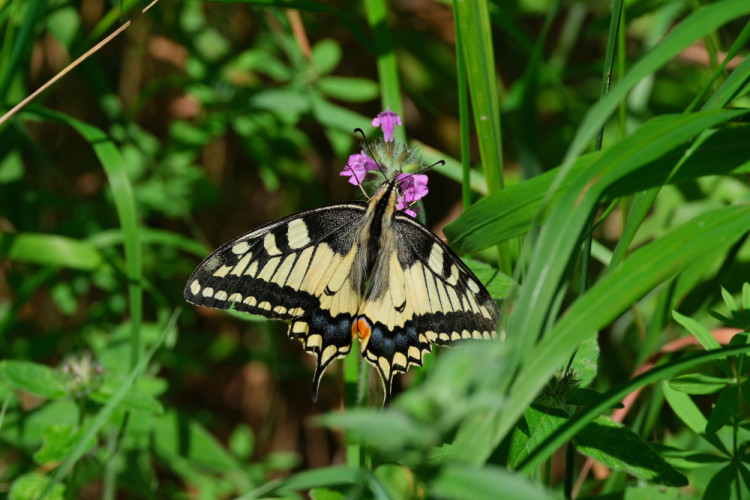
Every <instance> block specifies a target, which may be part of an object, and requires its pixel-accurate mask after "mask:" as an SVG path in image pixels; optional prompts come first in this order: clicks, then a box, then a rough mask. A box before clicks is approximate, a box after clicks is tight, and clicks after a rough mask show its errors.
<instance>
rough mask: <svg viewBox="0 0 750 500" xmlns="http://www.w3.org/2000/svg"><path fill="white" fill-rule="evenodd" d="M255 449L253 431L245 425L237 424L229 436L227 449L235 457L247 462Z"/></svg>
mask: <svg viewBox="0 0 750 500" xmlns="http://www.w3.org/2000/svg"><path fill="white" fill-rule="evenodd" d="M254 448H255V436H253V430H252V429H251V428H250V427H249V426H247V425H246V424H239V425H237V427H235V428H234V430H233V431H232V434H231V435H230V436H229V449H230V450H231V451H232V453H233V454H234V456H235V457H237V458H239V459H240V460H242V461H247V460H249V459H250V457H251V456H252V454H253V449H254Z"/></svg>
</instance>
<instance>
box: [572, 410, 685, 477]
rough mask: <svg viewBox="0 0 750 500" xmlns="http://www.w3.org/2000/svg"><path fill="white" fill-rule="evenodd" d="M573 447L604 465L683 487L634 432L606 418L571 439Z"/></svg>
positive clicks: (664, 462)
mask: <svg viewBox="0 0 750 500" xmlns="http://www.w3.org/2000/svg"><path fill="white" fill-rule="evenodd" d="M573 442H574V443H575V445H576V448H577V449H578V450H579V451H580V452H581V453H583V454H585V455H588V456H590V457H592V458H594V459H596V460H598V461H599V462H601V463H603V464H604V465H606V466H607V467H609V468H611V469H615V470H622V471H625V472H627V473H628V474H631V475H633V476H635V477H637V478H639V479H643V480H646V481H649V482H652V483H659V484H664V485H667V486H685V485H687V484H688V480H687V478H686V477H685V476H683V475H682V474H680V473H679V472H677V471H676V470H675V469H674V468H673V467H672V466H671V465H669V464H668V463H667V462H666V461H665V460H664V459H663V458H662V457H660V456H659V455H658V454H657V453H656V452H655V451H654V450H653V449H652V448H651V447H650V446H649V444H648V443H647V442H646V441H644V440H643V439H642V438H641V437H640V436H638V435H637V434H636V433H635V432H633V431H631V430H630V429H628V428H627V427H625V426H624V425H622V424H620V423H617V422H615V421H614V420H612V419H611V418H609V417H599V418H597V419H596V420H594V421H593V422H591V423H589V424H588V425H587V426H586V427H584V428H583V429H582V430H581V432H579V433H578V434H576V436H575V438H573Z"/></svg>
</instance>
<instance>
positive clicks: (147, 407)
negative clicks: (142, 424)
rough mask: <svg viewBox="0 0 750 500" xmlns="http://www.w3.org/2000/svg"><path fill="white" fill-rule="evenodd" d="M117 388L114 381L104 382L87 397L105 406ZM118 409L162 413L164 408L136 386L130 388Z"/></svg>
mask: <svg viewBox="0 0 750 500" xmlns="http://www.w3.org/2000/svg"><path fill="white" fill-rule="evenodd" d="M117 382H119V383H122V381H117ZM118 387H119V385H115V381H114V380H105V382H104V384H103V385H102V386H101V387H100V388H99V389H97V390H96V391H94V392H92V393H91V394H90V395H89V397H90V398H91V400H92V401H96V402H97V403H101V404H106V403H107V402H108V401H109V400H110V399H111V398H112V396H114V395H115V393H116V391H117V389H118ZM119 408H120V409H127V410H138V411H143V412H146V413H163V412H164V407H163V406H162V405H161V403H160V402H159V401H158V400H157V399H156V398H154V397H153V396H151V395H150V394H148V393H146V392H145V391H144V390H142V389H140V388H139V387H138V385H137V384H136V385H134V386H133V387H131V388H130V390H129V391H128V393H127V394H126V395H125V397H124V398H122V401H120V405H119Z"/></svg>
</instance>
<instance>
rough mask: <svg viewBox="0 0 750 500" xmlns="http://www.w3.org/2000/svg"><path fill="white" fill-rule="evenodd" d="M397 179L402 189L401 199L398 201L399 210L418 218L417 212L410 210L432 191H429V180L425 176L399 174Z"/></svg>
mask: <svg viewBox="0 0 750 500" xmlns="http://www.w3.org/2000/svg"><path fill="white" fill-rule="evenodd" d="M397 179H398V183H399V187H400V188H401V197H400V198H399V200H398V205H397V208H398V209H399V210H403V211H404V212H405V213H407V214H409V215H411V216H412V217H416V216H417V212H416V211H415V210H412V209H411V208H409V205H411V204H412V203H414V202H415V201H417V200H421V199H422V198H424V197H425V195H427V193H428V192H429V191H430V190H429V189H427V179H428V178H427V176H426V175H424V174H398V177H397Z"/></svg>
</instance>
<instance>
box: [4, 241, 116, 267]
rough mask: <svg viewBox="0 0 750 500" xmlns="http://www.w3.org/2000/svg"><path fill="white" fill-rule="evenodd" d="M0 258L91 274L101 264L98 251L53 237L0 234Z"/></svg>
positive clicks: (88, 244)
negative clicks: (89, 272)
mask: <svg viewBox="0 0 750 500" xmlns="http://www.w3.org/2000/svg"><path fill="white" fill-rule="evenodd" d="M0 258H7V259H11V260H15V261H20V262H30V263H32V264H39V265H43V266H49V265H51V266H59V267H68V268H71V269H77V270H80V271H94V270H96V269H97V268H99V267H100V266H102V264H103V263H104V259H103V258H102V256H101V254H100V253H99V250H98V249H97V248H96V247H94V246H93V245H91V244H90V243H87V242H85V241H81V240H76V239H73V238H67V237H65V236H57V235H53V234H34V233H14V234H11V233H3V232H0Z"/></svg>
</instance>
